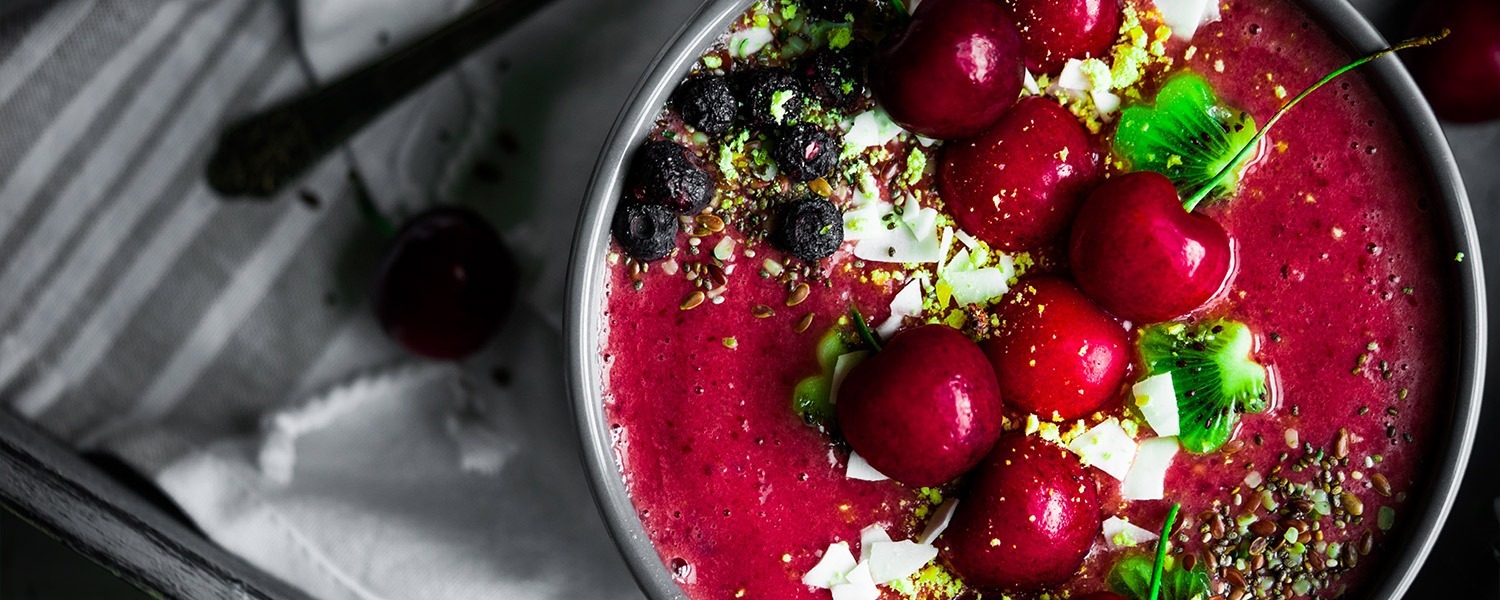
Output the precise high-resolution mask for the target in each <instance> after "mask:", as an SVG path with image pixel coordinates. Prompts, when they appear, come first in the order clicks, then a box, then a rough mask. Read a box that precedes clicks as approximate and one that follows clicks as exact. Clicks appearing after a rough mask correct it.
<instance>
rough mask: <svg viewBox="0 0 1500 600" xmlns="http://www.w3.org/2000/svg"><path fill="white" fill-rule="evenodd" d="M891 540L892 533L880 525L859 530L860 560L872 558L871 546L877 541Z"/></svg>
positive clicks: (864, 560)
mask: <svg viewBox="0 0 1500 600" xmlns="http://www.w3.org/2000/svg"><path fill="white" fill-rule="evenodd" d="M890 541H891V535H890V534H888V533H886V532H885V528H884V527H881V526H880V525H871V526H869V527H866V528H864V529H861V530H859V562H866V561H869V560H870V547H871V546H874V545H875V544H876V543H877V542H887V543H889V542H890Z"/></svg>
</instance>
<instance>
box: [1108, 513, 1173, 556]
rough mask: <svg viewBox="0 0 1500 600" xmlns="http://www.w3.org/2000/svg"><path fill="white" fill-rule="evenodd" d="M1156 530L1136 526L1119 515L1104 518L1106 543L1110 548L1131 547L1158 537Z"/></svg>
mask: <svg viewBox="0 0 1500 600" xmlns="http://www.w3.org/2000/svg"><path fill="white" fill-rule="evenodd" d="M1158 537H1161V536H1158V535H1157V534H1156V533H1155V532H1153V531H1151V530H1149V529H1144V528H1141V527H1136V526H1135V525H1134V524H1132V523H1131V522H1130V521H1126V520H1125V519H1121V518H1119V517H1110V518H1108V519H1105V520H1104V543H1106V544H1108V545H1109V547H1110V548H1116V549H1118V548H1131V547H1134V546H1138V545H1140V544H1144V543H1146V542H1149V541H1152V540H1155V539H1157V538H1158Z"/></svg>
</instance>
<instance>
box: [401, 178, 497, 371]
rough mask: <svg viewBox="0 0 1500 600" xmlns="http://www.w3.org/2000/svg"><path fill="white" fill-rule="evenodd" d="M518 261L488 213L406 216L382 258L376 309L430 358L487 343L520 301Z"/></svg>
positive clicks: (444, 209)
mask: <svg viewBox="0 0 1500 600" xmlns="http://www.w3.org/2000/svg"><path fill="white" fill-rule="evenodd" d="M517 278H518V272H517V266H516V260H515V258H514V256H513V255H512V254H511V252H510V249H509V248H507V247H506V246H505V244H504V243H503V242H502V241H501V240H500V236H499V235H497V234H496V233H495V230H494V229H493V228H491V227H490V225H489V223H488V222H486V221H485V219H484V217H481V216H479V215H478V214H476V213H474V212H473V211H471V210H468V209H465V208H459V207H455V206H441V207H437V208H433V209H429V210H427V211H424V212H422V213H419V214H417V215H416V216H413V217H411V218H410V219H408V220H407V222H406V224H405V225H403V226H402V227H401V230H400V231H398V232H397V233H396V237H395V238H394V239H393V240H392V243H391V246H390V249H389V250H388V251H387V252H386V255H385V258H384V259H383V260H382V261H381V264H380V268H379V270H378V271H377V274H376V278H375V285H374V294H373V296H374V298H373V300H374V307H375V315H376V317H377V318H378V319H379V320H380V325H381V326H382V327H383V328H384V329H385V331H386V333H387V334H389V335H390V336H391V337H392V338H394V339H395V340H396V341H397V342H400V343H401V345H403V346H405V347H406V348H407V349H408V350H410V351H412V352H413V353H415V354H419V355H421V356H426V357H428V358H436V359H443V360H456V359H460V358H463V357H465V356H467V355H469V354H472V353H473V352H474V351H476V350H478V349H480V348H481V347H483V346H484V344H485V343H486V342H488V341H489V339H490V337H492V336H493V335H494V334H495V330H496V329H498V328H499V327H500V324H501V323H502V322H503V321H504V320H505V317H506V316H507V315H509V314H510V310H511V306H512V305H513V304H514V303H515V297H516V284H517Z"/></svg>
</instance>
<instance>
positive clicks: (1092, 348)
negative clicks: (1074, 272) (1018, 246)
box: [984, 277, 1131, 420]
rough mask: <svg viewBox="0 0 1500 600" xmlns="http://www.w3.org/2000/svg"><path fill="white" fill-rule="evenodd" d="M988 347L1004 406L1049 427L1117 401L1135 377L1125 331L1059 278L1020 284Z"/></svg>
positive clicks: (1076, 289)
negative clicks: (1036, 417)
mask: <svg viewBox="0 0 1500 600" xmlns="http://www.w3.org/2000/svg"><path fill="white" fill-rule="evenodd" d="M1017 287H1018V288H1019V290H1018V292H1017V293H1016V294H1014V295H1012V296H1010V297H1009V298H1008V299H1007V300H1006V301H1005V303H1004V304H1003V305H1002V306H1001V307H1000V312H999V317H1000V325H1001V326H1000V328H999V329H998V330H997V331H996V333H995V335H994V337H991V338H990V339H989V340H987V341H986V342H985V343H984V353H985V354H986V355H988V356H989V357H990V364H992V365H994V367H995V377H996V379H998V380H999V382H1000V395H1001V396H1002V397H1004V398H1005V401H1006V403H1008V404H1009V405H1011V406H1013V407H1016V408H1019V409H1021V410H1024V411H1027V412H1030V413H1033V414H1036V415H1039V416H1041V417H1042V418H1044V419H1054V420H1056V419H1077V418H1079V417H1082V416H1084V415H1087V414H1089V413H1092V412H1094V411H1096V410H1098V409H1099V407H1100V406H1103V405H1104V403H1105V402H1108V401H1109V400H1111V399H1113V398H1115V396H1116V394H1118V393H1119V391H1120V385H1121V383H1123V382H1124V381H1125V375H1126V373H1127V372H1128V371H1129V370H1130V361H1131V350H1130V340H1129V338H1128V337H1127V336H1126V335H1125V328H1124V327H1122V326H1121V324H1120V323H1119V322H1118V321H1116V320H1115V319H1114V318H1113V317H1110V316H1109V315H1108V314H1105V312H1104V311H1103V310H1100V309H1099V307H1098V306H1095V305H1094V303H1093V302H1090V301H1089V299H1088V298H1087V297H1085V296H1084V295H1083V292H1080V291H1078V288H1077V287H1074V285H1073V284H1072V283H1070V282H1068V281H1066V280H1063V279H1059V278H1057V277H1033V278H1029V279H1026V280H1023V281H1021V282H1020V284H1019V285H1018V286H1017Z"/></svg>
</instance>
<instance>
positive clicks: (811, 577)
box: [802, 542, 868, 590]
mask: <svg viewBox="0 0 1500 600" xmlns="http://www.w3.org/2000/svg"><path fill="white" fill-rule="evenodd" d="M856 567H857V563H856V562H855V560H854V553H853V552H850V551H849V542H835V543H832V544H829V545H828V550H826V551H824V552H823V559H822V560H819V561H818V564H816V565H813V568H812V569H811V570H809V571H808V572H807V574H806V575H803V576H802V583H804V584H807V585H810V586H812V587H815V588H823V589H825V590H826V589H828V588H830V587H833V586H835V585H839V584H842V583H844V582H845V581H847V580H848V575H849V574H850V572H851V571H853V570H854V569H855V568H856ZM867 575H868V573H867Z"/></svg>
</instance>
